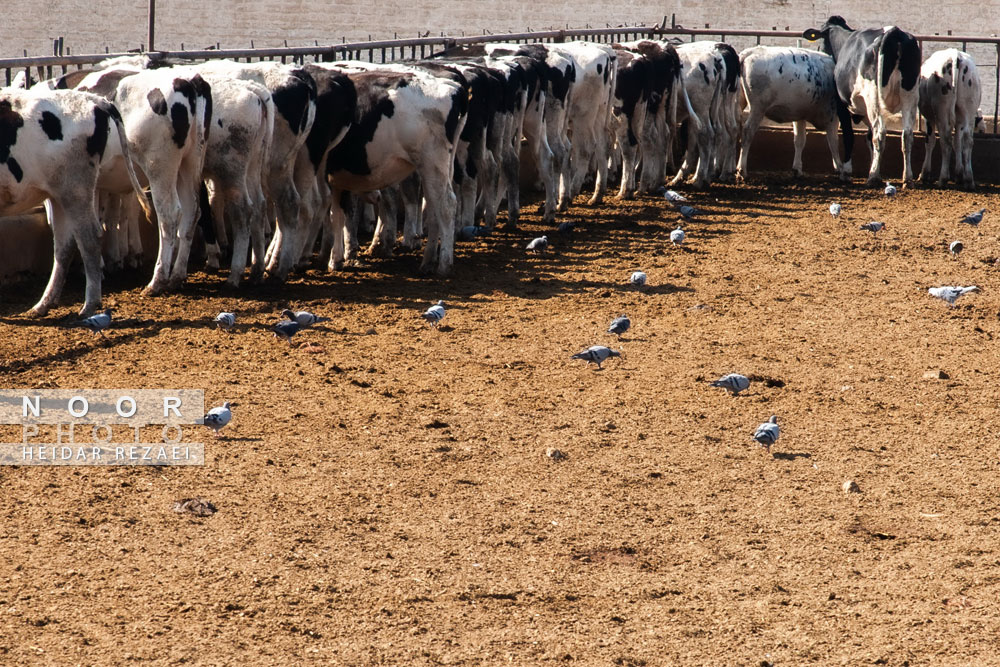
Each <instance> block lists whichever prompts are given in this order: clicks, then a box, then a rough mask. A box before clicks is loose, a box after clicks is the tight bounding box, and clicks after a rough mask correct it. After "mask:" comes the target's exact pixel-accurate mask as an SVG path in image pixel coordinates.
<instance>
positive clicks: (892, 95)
mask: <svg viewBox="0 0 1000 667" xmlns="http://www.w3.org/2000/svg"><path fill="white" fill-rule="evenodd" d="M802 36H803V37H805V38H806V39H808V40H810V41H816V40H820V39H822V40H823V51H824V52H826V53H828V54H829V55H831V56H833V59H834V61H835V62H836V66H835V67H834V78H835V80H836V83H837V93H838V94H839V95H840V99H841V100H843V101H844V103H845V104H846V105H847V108H848V110H849V111H850V112H851V113H852V114H855V115H856V116H861V117H862V118H863V119H864V120H865V122H866V123H867V125H868V129H869V131H870V132H871V139H872V162H871V168H870V169H869V172H868V185H870V186H873V185H879V184H881V182H882V176H881V169H882V153H883V151H884V149H885V135H886V129H887V128H886V123H887V121H888V117H889V115H891V114H895V113H899V114H902V124H903V141H902V146H903V187H906V186H908V185H910V184H912V182H913V169H912V164H911V158H912V153H913V128H914V125H915V124H916V120H917V105H918V98H919V94H920V88H919V86H918V81H919V78H920V61H921V56H920V43H919V42H917V40H916V38H914V37H913V35H911V34H910V33H907V32H903V31H902V30H900V29H899V28H897V27H895V26H886V27H884V28H869V29H867V30H854V29H853V28H851V27H850V26H848V25H847V22H846V21H845V20H844V19H843V18H842V17H840V16H831V17H830V18H828V19H827V20H826V22H825V23H824V24H823V25H822V26H820V27H819V28H809V29H808V30H806V31H804V32H803V33H802Z"/></svg>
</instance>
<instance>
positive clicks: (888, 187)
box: [884, 183, 896, 199]
mask: <svg viewBox="0 0 1000 667" xmlns="http://www.w3.org/2000/svg"><path fill="white" fill-rule="evenodd" d="M884 192H885V196H886V197H888V198H889V199H892V198H893V197H895V196H896V186H895V185H893V184H892V183H886V184H885V190H884Z"/></svg>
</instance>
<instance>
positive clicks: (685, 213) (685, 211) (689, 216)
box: [677, 206, 701, 221]
mask: <svg viewBox="0 0 1000 667" xmlns="http://www.w3.org/2000/svg"><path fill="white" fill-rule="evenodd" d="M677 211H678V212H679V213H680V214H681V217H682V218H684V219H685V220H689V221H690V220H694V218H695V216H698V215H701V211H699V210H698V209H696V208H695V207H694V206H678V207H677Z"/></svg>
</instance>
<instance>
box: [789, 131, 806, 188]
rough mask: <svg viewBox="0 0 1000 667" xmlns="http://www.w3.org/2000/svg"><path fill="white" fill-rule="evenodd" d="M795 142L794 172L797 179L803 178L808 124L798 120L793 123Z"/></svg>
mask: <svg viewBox="0 0 1000 667" xmlns="http://www.w3.org/2000/svg"><path fill="white" fill-rule="evenodd" d="M792 134H793V142H794V144H795V157H794V158H792V171H793V172H794V173H795V175H796V176H797V177H801V176H802V151H804V150H805V148H806V122H805V121H804V120H797V121H795V122H794V123H792Z"/></svg>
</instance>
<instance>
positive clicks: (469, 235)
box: [458, 225, 490, 241]
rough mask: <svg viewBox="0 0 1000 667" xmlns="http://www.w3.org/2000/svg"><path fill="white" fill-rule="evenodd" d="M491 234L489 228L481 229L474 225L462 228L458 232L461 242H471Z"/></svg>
mask: <svg viewBox="0 0 1000 667" xmlns="http://www.w3.org/2000/svg"><path fill="white" fill-rule="evenodd" d="M489 233H490V229H489V227H479V226H474V225H468V226H466V227H462V228H461V229H460V230H458V240H460V241H471V240H472V239H474V238H476V237H477V236H486V235H487V234H489Z"/></svg>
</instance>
